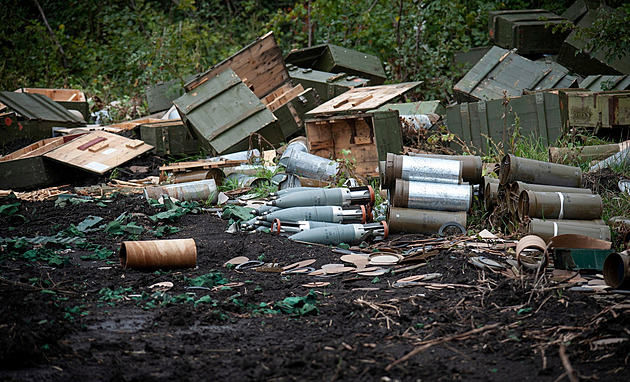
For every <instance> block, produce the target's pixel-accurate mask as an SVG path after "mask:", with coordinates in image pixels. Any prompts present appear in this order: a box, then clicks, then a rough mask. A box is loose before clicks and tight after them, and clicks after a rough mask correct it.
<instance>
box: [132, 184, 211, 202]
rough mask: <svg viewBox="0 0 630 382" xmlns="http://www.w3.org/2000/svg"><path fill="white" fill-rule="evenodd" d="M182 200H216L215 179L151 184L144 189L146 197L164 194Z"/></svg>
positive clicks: (153, 197)
mask: <svg viewBox="0 0 630 382" xmlns="http://www.w3.org/2000/svg"><path fill="white" fill-rule="evenodd" d="M164 194H166V195H168V196H170V197H172V198H175V199H177V200H182V201H194V200H199V201H205V200H209V201H210V202H211V203H214V202H216V199H217V196H218V193H217V184H216V182H215V181H214V179H206V180H197V181H194V182H187V183H179V184H168V185H165V186H151V187H146V188H145V189H144V197H145V199H147V200H149V199H158V198H159V197H160V196H162V195H164Z"/></svg>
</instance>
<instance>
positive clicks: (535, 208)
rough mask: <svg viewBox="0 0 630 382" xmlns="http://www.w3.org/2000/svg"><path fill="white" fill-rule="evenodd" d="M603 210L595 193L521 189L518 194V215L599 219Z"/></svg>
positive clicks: (599, 197)
mask: <svg viewBox="0 0 630 382" xmlns="http://www.w3.org/2000/svg"><path fill="white" fill-rule="evenodd" d="M603 211H604V204H603V203H602V197H601V196H599V195H597V194H569V193H566V192H536V191H529V190H527V191H523V192H521V195H520V196H519V202H518V217H519V219H520V220H521V221H523V220H524V219H525V217H530V218H546V219H561V220H562V219H583V220H589V219H600V218H601V216H602V212H603Z"/></svg>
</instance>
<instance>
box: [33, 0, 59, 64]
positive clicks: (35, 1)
mask: <svg viewBox="0 0 630 382" xmlns="http://www.w3.org/2000/svg"><path fill="white" fill-rule="evenodd" d="M33 2H34V3H35V5H37V9H39V14H40V15H42V19H43V20H44V24H45V25H46V29H47V30H48V33H49V34H50V38H52V40H53V42H54V43H55V45H57V49H59V53H60V54H61V64H62V65H63V68H64V69H68V58H67V57H66V53H65V52H64V51H63V47H62V46H61V44H60V43H59V40H57V37H56V36H55V32H53V30H52V28H51V27H50V24H48V20H47V19H46V15H45V14H44V10H43V9H42V6H41V5H39V2H38V1H37V0H33Z"/></svg>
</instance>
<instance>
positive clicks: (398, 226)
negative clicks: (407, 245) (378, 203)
mask: <svg viewBox="0 0 630 382" xmlns="http://www.w3.org/2000/svg"><path fill="white" fill-rule="evenodd" d="M451 222H455V223H458V224H460V225H462V226H463V227H466V212H465V211H459V212H447V211H431V210H419V209H411V208H399V207H392V206H390V207H389V208H388V209H387V224H388V225H389V230H390V232H391V233H422V234H425V235H430V234H434V233H437V232H438V231H439V230H440V227H442V226H443V225H444V224H446V223H451Z"/></svg>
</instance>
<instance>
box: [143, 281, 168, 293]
mask: <svg viewBox="0 0 630 382" xmlns="http://www.w3.org/2000/svg"><path fill="white" fill-rule="evenodd" d="M173 285H174V284H173V283H172V282H170V281H162V282H160V283H155V284H153V285H151V286H149V289H153V290H154V291H157V292H166V291H167V290H169V289H171V288H172V287H173Z"/></svg>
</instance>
